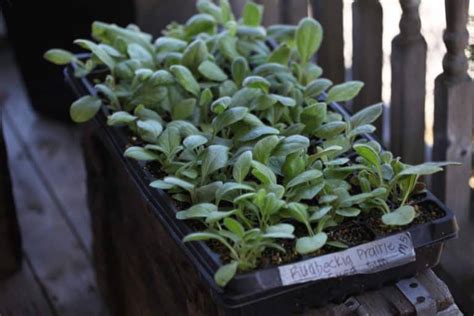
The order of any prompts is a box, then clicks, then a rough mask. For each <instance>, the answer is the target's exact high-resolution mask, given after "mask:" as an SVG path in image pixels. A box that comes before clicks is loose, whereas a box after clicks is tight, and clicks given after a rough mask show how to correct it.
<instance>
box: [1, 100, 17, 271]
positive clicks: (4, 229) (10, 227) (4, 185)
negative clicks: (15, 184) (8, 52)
mask: <svg viewBox="0 0 474 316" xmlns="http://www.w3.org/2000/svg"><path fill="white" fill-rule="evenodd" d="M2 103H3V98H2V96H1V95H0V258H1V259H0V279H3V278H5V277H7V276H10V275H11V274H12V273H14V272H15V271H17V270H18V269H19V268H20V266H21V259H22V253H21V237H20V228H19V226H18V219H17V216H16V208H15V202H14V200H13V193H12V187H11V180H10V171H9V169H8V161H7V152H6V144H5V140H4V138H3V120H2V112H3V106H2V105H3V104H2Z"/></svg>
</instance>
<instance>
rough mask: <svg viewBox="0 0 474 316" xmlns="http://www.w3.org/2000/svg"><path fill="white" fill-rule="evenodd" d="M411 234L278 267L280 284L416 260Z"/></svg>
mask: <svg viewBox="0 0 474 316" xmlns="http://www.w3.org/2000/svg"><path fill="white" fill-rule="evenodd" d="M415 259H416V255H415V249H414V248H413V243H412V240H411V236H410V233H408V232H405V233H401V234H397V235H392V236H389V237H386V238H383V239H379V240H375V241H372V242H369V243H366V244H363V245H360V246H357V247H352V248H350V249H347V250H344V251H340V252H337V253H334V254H328V255H324V256H320V257H316V258H312V259H308V260H305V261H302V262H298V263H295V264H288V265H284V266H281V267H279V270H280V278H281V282H282V284H283V285H290V284H296V283H304V282H309V281H315V280H322V279H329V278H333V277H339V276H343V275H353V274H362V273H373V272H379V271H383V270H386V269H389V268H393V267H396V266H400V265H403V264H406V263H408V262H412V261H415Z"/></svg>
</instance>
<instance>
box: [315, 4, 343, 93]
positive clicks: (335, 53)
mask: <svg viewBox="0 0 474 316" xmlns="http://www.w3.org/2000/svg"><path fill="white" fill-rule="evenodd" d="M312 10H313V16H314V18H315V19H317V20H318V21H319V22H320V23H321V25H322V26H323V30H324V36H323V43H322V45H321V48H320V49H319V51H318V57H317V58H318V59H317V61H318V65H320V66H321V67H322V68H323V70H324V73H323V76H324V77H325V78H328V79H330V80H331V81H332V82H334V83H335V84H338V83H342V82H344V79H345V72H346V69H345V66H344V34H343V27H344V24H343V14H342V13H343V2H342V0H331V1H327V0H313V1H312Z"/></svg>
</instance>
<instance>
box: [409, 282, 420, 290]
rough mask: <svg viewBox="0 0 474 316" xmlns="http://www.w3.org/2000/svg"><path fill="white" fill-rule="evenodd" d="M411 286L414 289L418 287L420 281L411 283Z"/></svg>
mask: <svg viewBox="0 0 474 316" xmlns="http://www.w3.org/2000/svg"><path fill="white" fill-rule="evenodd" d="M410 287H411V288H412V289H414V288H416V287H418V283H416V282H413V283H410Z"/></svg>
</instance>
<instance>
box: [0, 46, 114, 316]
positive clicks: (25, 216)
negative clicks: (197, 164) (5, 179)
mask: <svg viewBox="0 0 474 316" xmlns="http://www.w3.org/2000/svg"><path fill="white" fill-rule="evenodd" d="M0 82H1V89H2V90H5V91H6V92H7V96H8V99H7V101H6V105H5V111H4V129H5V130H4V133H5V138H6V142H7V146H8V155H9V163H10V169H11V174H12V182H13V187H14V196H15V201H16V206H17V212H18V216H19V221H20V226H21V233H22V237H23V252H24V258H25V259H24V261H23V267H22V270H21V271H20V272H19V273H17V274H16V275H14V276H13V277H11V278H9V279H7V280H4V281H0V315H1V316H10V315H14V316H17V315H106V314H107V311H106V308H105V306H104V303H103V301H102V298H101V296H100V294H99V291H98V289H97V285H96V281H95V277H94V271H93V268H92V262H91V232H90V225H89V222H90V219H89V213H88V209H87V204H86V194H85V192H86V189H85V171H84V166H83V161H82V153H81V147H80V132H79V130H78V129H77V127H76V128H75V127H73V126H67V125H63V124H60V123H57V122H52V121H49V120H46V119H43V118H39V117H38V116H37V115H36V114H35V113H34V112H33V111H32V109H31V107H30V105H29V101H28V99H27V96H26V93H25V90H24V88H23V86H22V83H21V80H20V76H19V73H18V71H17V68H16V66H15V63H14V60H13V56H12V55H11V52H10V51H9V50H8V49H6V48H2V49H0Z"/></svg>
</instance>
